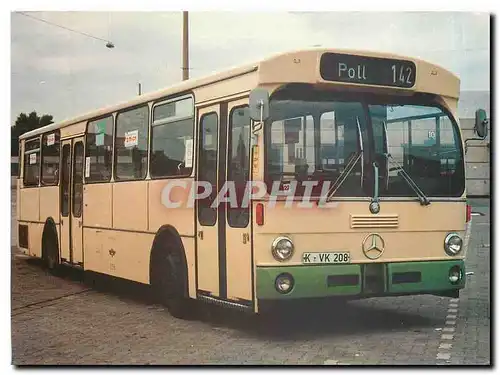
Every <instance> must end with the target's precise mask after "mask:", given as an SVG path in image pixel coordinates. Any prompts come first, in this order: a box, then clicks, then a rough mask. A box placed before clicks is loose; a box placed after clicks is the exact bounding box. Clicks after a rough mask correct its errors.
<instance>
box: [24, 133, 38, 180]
mask: <svg viewBox="0 0 500 375" xmlns="http://www.w3.org/2000/svg"><path fill="white" fill-rule="evenodd" d="M23 164H24V176H23V184H24V186H38V182H39V180H40V139H39V138H37V139H33V140H30V141H26V142H25V143H24V158H23Z"/></svg>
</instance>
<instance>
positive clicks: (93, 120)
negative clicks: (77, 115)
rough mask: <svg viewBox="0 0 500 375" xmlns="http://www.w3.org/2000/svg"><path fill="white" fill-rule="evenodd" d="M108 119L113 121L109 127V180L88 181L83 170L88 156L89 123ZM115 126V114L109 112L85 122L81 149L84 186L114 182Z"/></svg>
mask: <svg viewBox="0 0 500 375" xmlns="http://www.w3.org/2000/svg"><path fill="white" fill-rule="evenodd" d="M108 117H111V118H112V120H113V124H112V126H111V139H112V145H111V173H110V175H109V179H108V180H100V181H91V180H90V181H89V180H88V178H87V177H86V176H85V169H86V168H87V156H89V155H88V154H87V152H88V149H89V148H88V147H87V140H88V134H89V132H88V130H89V126H90V124H91V123H93V122H96V121H99V120H102V119H105V118H108ZM115 126H116V113H115V112H111V113H107V114H105V115H102V116H99V117H94V118H91V119H89V120H87V125H85V136H84V141H85V142H84V145H83V148H84V153H83V155H84V156H83V183H84V184H105V183H110V182H114V178H113V174H114V169H115V168H114V162H113V161H114V151H115Z"/></svg>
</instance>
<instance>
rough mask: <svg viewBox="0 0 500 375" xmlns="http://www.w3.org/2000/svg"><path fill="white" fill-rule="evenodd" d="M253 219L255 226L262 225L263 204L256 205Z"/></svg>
mask: <svg viewBox="0 0 500 375" xmlns="http://www.w3.org/2000/svg"><path fill="white" fill-rule="evenodd" d="M255 218H256V221H257V225H264V204H263V203H257V206H256V207H255Z"/></svg>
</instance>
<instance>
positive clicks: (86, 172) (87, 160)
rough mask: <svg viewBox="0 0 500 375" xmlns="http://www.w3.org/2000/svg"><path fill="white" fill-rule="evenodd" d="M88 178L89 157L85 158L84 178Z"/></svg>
mask: <svg viewBox="0 0 500 375" xmlns="http://www.w3.org/2000/svg"><path fill="white" fill-rule="evenodd" d="M87 177H90V156H87V157H86V158H85V178H87Z"/></svg>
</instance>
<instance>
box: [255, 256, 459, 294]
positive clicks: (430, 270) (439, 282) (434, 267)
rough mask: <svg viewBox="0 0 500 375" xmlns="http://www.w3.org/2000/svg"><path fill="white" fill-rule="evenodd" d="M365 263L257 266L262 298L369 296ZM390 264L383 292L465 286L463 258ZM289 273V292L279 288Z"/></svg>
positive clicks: (394, 292) (423, 292)
mask: <svg viewBox="0 0 500 375" xmlns="http://www.w3.org/2000/svg"><path fill="white" fill-rule="evenodd" d="M373 264H374V263H373ZM364 266H365V264H341V265H340V264H339V265H315V266H272V267H257V270H256V274H257V280H256V283H257V298H258V299H296V298H308V297H311V298H313V297H314V298H315V297H332V296H360V297H362V296H364V295H365V296H366V297H369V296H370V293H368V292H366V293H364V291H363V287H362V278H363V277H362V273H363V272H362V269H364ZM383 266H384V267H386V272H387V273H386V275H387V277H386V278H385V284H386V285H385V287H384V290H385V291H384V292H382V294H384V295H387V296H390V295H392V294H404V293H412V294H425V293H433V292H437V291H447V290H452V289H461V288H463V287H464V286H465V266H464V261H463V260H449V261H448V260H445V261H442V260H439V261H424V262H422V261H420V262H398V263H386V264H383ZM454 266H458V267H460V269H461V271H462V279H461V280H460V282H458V283H457V284H451V283H450V281H449V278H448V277H449V271H450V268H452V267H454ZM282 273H288V274H290V275H292V276H293V278H294V287H293V289H292V291H291V292H290V293H288V294H280V293H279V292H277V291H276V288H275V280H276V277H278V275H280V274H282Z"/></svg>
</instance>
